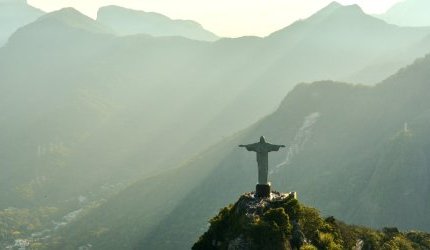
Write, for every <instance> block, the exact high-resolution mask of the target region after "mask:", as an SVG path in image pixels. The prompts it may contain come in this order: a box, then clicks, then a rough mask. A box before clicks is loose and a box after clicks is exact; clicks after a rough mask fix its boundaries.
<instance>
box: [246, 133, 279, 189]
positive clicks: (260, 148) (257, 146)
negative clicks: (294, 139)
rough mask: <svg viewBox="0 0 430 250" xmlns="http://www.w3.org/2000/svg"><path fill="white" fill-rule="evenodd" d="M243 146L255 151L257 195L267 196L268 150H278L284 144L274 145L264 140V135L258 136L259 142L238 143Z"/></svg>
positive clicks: (268, 185)
mask: <svg viewBox="0 0 430 250" xmlns="http://www.w3.org/2000/svg"><path fill="white" fill-rule="evenodd" d="M239 147H244V148H246V149H247V150H248V151H254V152H256V153H257V163H258V183H257V190H256V191H257V196H259V197H269V196H270V183H269V182H268V174H269V152H273V151H279V148H283V147H285V145H274V144H270V143H268V142H266V140H265V139H264V136H261V137H260V142H257V143H253V144H248V145H239Z"/></svg>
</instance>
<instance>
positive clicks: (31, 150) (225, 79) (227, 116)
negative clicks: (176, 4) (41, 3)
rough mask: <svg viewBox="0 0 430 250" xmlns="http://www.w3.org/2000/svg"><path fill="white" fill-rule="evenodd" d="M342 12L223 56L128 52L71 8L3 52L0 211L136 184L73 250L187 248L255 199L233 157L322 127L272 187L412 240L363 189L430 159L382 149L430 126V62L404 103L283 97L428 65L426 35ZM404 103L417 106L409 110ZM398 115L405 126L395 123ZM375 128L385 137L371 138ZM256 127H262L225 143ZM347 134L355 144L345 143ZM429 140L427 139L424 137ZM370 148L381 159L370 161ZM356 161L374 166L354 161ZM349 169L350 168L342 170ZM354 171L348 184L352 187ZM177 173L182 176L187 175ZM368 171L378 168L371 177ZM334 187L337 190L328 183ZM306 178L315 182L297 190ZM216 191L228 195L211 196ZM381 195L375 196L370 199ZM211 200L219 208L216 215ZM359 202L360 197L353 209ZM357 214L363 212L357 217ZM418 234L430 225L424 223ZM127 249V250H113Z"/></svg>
mask: <svg viewBox="0 0 430 250" xmlns="http://www.w3.org/2000/svg"><path fill="white" fill-rule="evenodd" d="M331 8H332V10H330V11H327V10H325V11H323V12H320V13H316V14H315V15H314V16H313V17H311V18H309V19H307V20H303V21H300V22H297V23H295V24H293V25H291V26H289V27H288V28H286V29H283V30H282V31H281V32H279V33H275V34H273V35H272V36H269V37H266V38H258V37H242V38H238V39H220V40H219V41H215V42H205V41H197V40H192V39H188V38H183V37H178V36H175V37H153V36H149V35H145V34H140V35H133V36H124V37H118V36H116V35H115V34H112V33H111V32H109V29H107V30H106V27H105V26H104V25H102V24H100V23H99V22H97V21H95V20H92V19H91V18H88V17H85V16H84V15H82V14H81V13H79V12H77V11H75V10H72V9H65V10H60V11H58V12H56V13H51V14H48V15H47V16H45V17H44V18H41V19H39V20H37V21H35V22H33V23H31V24H29V25H26V26H25V27H22V28H21V29H19V30H18V31H17V32H15V33H14V35H13V36H12V38H11V39H10V42H9V43H8V45H7V46H6V47H3V48H1V49H0V75H1V77H2V80H1V81H0V113H1V114H2V115H1V116H0V121H1V124H2V132H1V133H0V143H2V148H3V150H0V159H2V164H0V171H1V173H2V174H1V175H0V182H1V183H2V189H0V197H1V199H0V206H1V207H2V208H7V207H10V206H11V204H12V205H13V206H16V207H27V206H34V207H38V206H43V205H49V206H56V205H58V204H64V203H63V202H65V200H66V201H69V202H70V201H71V202H73V201H76V199H77V198H76V197H80V196H85V195H87V194H91V193H92V190H94V189H98V188H101V187H104V186H105V185H111V184H112V185H114V184H118V183H120V184H122V185H126V184H128V183H129V182H131V181H135V180H140V181H139V182H138V183H136V184H135V185H133V186H131V187H130V188H129V189H127V190H126V191H124V192H123V193H121V194H118V195H117V196H115V197H114V198H113V199H112V200H109V201H108V202H107V203H105V204H104V205H103V206H102V207H100V210H98V209H97V210H94V211H92V212H91V215H88V217H85V219H86V220H87V221H83V222H82V221H80V222H81V224H78V225H77V226H76V225H75V226H71V227H70V228H67V229H65V230H71V232H73V233H70V234H68V235H69V236H71V237H75V239H73V240H72V243H70V244H72V245H73V244H78V243H82V242H83V243H85V244H87V243H88V242H87V241H88V238H90V239H91V240H90V241H94V242H95V243H94V246H99V247H100V248H101V249H109V247H112V248H113V249H124V248H127V247H130V248H132V247H134V246H136V245H137V244H140V243H144V244H146V245H147V246H148V248H151V247H152V248H156V247H157V246H160V248H162V249H169V248H170V249H178V247H177V246H182V247H183V248H187V247H189V246H190V244H191V243H192V242H193V241H194V240H195V238H196V237H197V236H198V235H200V234H201V233H203V231H204V230H205V229H206V228H205V225H206V224H205V223H204V222H203V221H206V219H207V218H208V217H209V216H211V215H213V214H214V213H215V212H216V211H213V209H217V208H219V207H222V206H224V205H225V203H226V201H229V200H232V199H233V198H234V197H233V196H234V195H236V194H237V193H238V192H245V191H247V190H249V185H250V184H249V180H253V179H254V178H255V171H254V170H255V169H254V167H250V166H254V165H255V157H250V158H245V159H242V158H241V157H238V152H236V151H234V150H232V149H234V148H236V147H237V144H239V143H245V142H251V141H254V140H255V135H256V134H258V135H257V136H260V135H262V134H264V135H267V136H268V137H269V138H276V140H279V142H278V141H276V142H277V143H285V142H290V141H294V140H295V138H296V137H295V135H296V134H298V131H302V130H300V129H301V128H302V127H304V128H306V126H304V125H303V124H311V125H312V124H313V126H312V128H313V129H312V130H311V132H312V133H310V134H311V135H313V134H315V135H317V138H313V137H306V136H305V135H307V134H308V133H304V135H303V136H297V138H298V139H297V140H298V142H297V143H296V144H297V145H298V146H297V147H298V148H299V149H300V148H301V145H303V143H302V141H300V139H301V138H304V139H306V140H304V139H303V141H305V142H306V143H305V144H304V146H303V147H304V148H305V149H306V150H305V151H302V152H303V154H299V157H297V158H295V159H296V160H297V162H296V160H295V162H294V166H295V167H294V168H292V169H290V168H288V169H287V170H286V169H285V168H284V166H285V164H286V163H288V162H289V161H287V159H286V157H287V156H286V155H285V154H284V155H283V154H279V155H278V156H275V157H276V158H273V161H274V162H275V163H278V164H277V165H279V167H278V168H277V171H278V172H277V173H276V176H278V177H276V176H275V177H274V182H276V183H277V184H276V185H279V187H282V188H283V187H285V188H288V189H289V190H294V189H296V188H295V187H296V186H297V189H298V190H300V191H301V192H302V193H303V194H304V195H305V196H304V197H306V198H304V199H306V201H307V203H309V204H312V205H313V202H314V203H317V205H318V207H321V208H322V209H323V211H324V212H326V211H334V212H333V213H336V214H341V218H342V219H345V220H351V221H361V219H362V221H366V222H367V220H370V219H369V218H371V217H370V216H369V217H364V216H363V215H362V214H360V211H362V210H361V209H357V210H355V209H349V210H348V211H347V212H345V211H343V210H342V207H341V206H340V205H339V200H341V201H343V202H345V203H346V204H353V205H351V206H355V207H363V208H365V209H363V210H366V211H367V210H369V211H373V216H374V218H380V219H381V221H380V223H381V224H382V223H390V224H391V223H393V224H395V225H401V226H404V227H407V226H410V225H412V224H408V223H413V226H415V225H417V224H416V223H415V221H417V220H416V217H414V219H413V220H412V219H411V220H410V222H407V221H401V220H400V219H399V220H398V221H397V220H394V219H393V218H394V217H395V216H392V215H395V214H396V212H395V211H393V210H392V209H391V208H390V207H388V208H386V207H383V206H384V204H381V203H379V201H380V200H381V197H377V196H376V197H369V196H366V193H365V192H364V191H363V190H364V189H362V188H361V187H363V186H362V182H363V181H366V180H370V179H373V180H374V181H373V182H374V183H378V181H385V182H386V186H387V187H390V188H388V189H389V190H398V189H397V187H396V186H395V185H392V183H394V181H392V180H393V179H395V178H397V176H396V175H393V176H390V178H382V177H381V176H377V175H375V176H371V173H376V172H375V171H373V169H374V168H376V167H377V166H378V164H374V163H375V161H376V160H377V159H380V163H381V165H382V166H384V167H381V169H389V170H390V169H393V170H398V169H402V168H399V167H397V166H393V167H386V165H387V164H388V165H389V164H391V163H390V162H389V161H387V160H385V158H384V157H385V156H386V155H393V154H395V155H398V157H399V159H402V160H404V161H405V162H409V163H411V162H413V161H414V160H416V159H417V157H418V156H420V157H422V155H424V156H425V154H423V152H426V151H425V148H424V149H422V148H421V149H420V150H415V151H417V152H419V153H418V154H417V155H418V156H417V155H414V156H413V157H411V158H410V159H409V158H408V155H409V153H406V154H400V153H398V152H402V150H403V148H402V147H399V148H397V147H394V146H392V143H397V142H398V141H400V142H402V140H395V141H394V142H392V141H390V140H388V139H387V138H391V137H393V136H395V135H397V133H398V132H399V130H401V129H403V125H404V123H405V122H408V123H409V126H410V129H411V130H413V128H414V127H415V126H416V124H417V123H414V122H411V120H413V121H415V119H416V120H419V119H422V120H423V121H426V117H427V113H426V112H425V110H424V111H423V110H421V109H425V108H426V107H427V106H426V105H427V104H426V103H427V102H426V101H427V100H428V97H427V96H423V95H425V94H426V93H428V91H427V89H426V88H425V79H427V78H428V77H427V75H426V73H425V72H426V71H425V70H427V68H426V66H425V65H426V64H425V63H422V64H416V65H421V66H416V65H415V66H416V68H417V69H420V67H422V68H424V70H422V71H423V72H424V73H423V72H421V70H420V72H419V73H415V72H413V70H412V71H411V72H413V73H410V74H408V75H405V74H399V76H401V77H404V78H405V81H404V82H406V83H402V84H400V85H401V86H402V87H398V88H397V87H387V88H385V89H384V88H383V87H379V86H378V87H377V88H368V87H363V86H356V87H353V86H350V85H346V84H341V83H333V82H331V81H324V82H319V83H316V84H312V85H308V84H301V85H299V86H298V87H296V88H294V91H292V92H291V93H289V94H288V97H287V98H285V95H286V94H287V93H288V92H289V90H291V89H292V88H293V87H294V86H295V85H296V84H298V83H300V82H310V81H314V80H321V79H337V80H339V79H342V78H346V77H348V76H350V75H352V74H354V73H356V72H358V71H362V70H365V71H366V72H367V73H368V74H370V73H369V71H368V70H366V68H368V67H372V65H373V63H375V62H378V63H381V64H382V65H385V64H389V65H391V64H394V66H393V67H390V69H388V70H384V71H379V70H378V71H377V72H374V73H372V74H370V75H371V77H369V78H371V79H373V81H375V79H379V78H383V77H385V76H388V75H390V74H391V73H392V72H394V71H396V70H397V69H399V68H400V65H405V62H409V61H412V60H414V58H416V57H417V56H422V55H424V54H425V53H427V52H428V44H425V42H424V41H425V39H426V37H428V36H429V33H428V30H427V29H426V28H399V27H396V26H395V25H388V24H386V23H384V22H382V21H380V20H377V19H375V18H373V17H369V16H366V15H363V13H362V11H361V10H360V9H359V8H357V7H354V6H353V7H348V6H338V5H334V6H331ZM348 13H349V14H348ZM349 16H351V17H352V18H350V19H349ZM337 36H339V37H337ZM318 41H320V42H318ZM420 43H423V44H420ZM417 44H420V45H417ZM421 45H422V47H421ZM426 46H427V47H426ZM378 51H380V52H381V53H378ZM382 52H384V53H382ZM401 52H402V53H401ZM393 58H394V59H393ZM425 60H427V59H425ZM366 72H365V73H366ZM402 72H403V73H404V70H402ZM406 76H407V77H406ZM414 76H416V77H418V78H419V79H418V80H416V79H415V78H413V77H414ZM359 79H360V78H359V77H357V78H355V80H354V81H356V82H361V81H360V80H359ZM423 79H424V80H423ZM369 82H371V81H369ZM388 82H390V81H388ZM420 83H422V85H423V86H419V84H420ZM388 85H389V84H388ZM396 85H397V84H396ZM381 86H382V85H381ZM411 91H412V92H411ZM403 94H407V95H409V96H410V97H408V98H407V99H406V100H405V98H404V96H403ZM284 98H285V101H284V102H282V104H281V106H280V107H279V104H280V102H281V100H283V99H284ZM360 105H364V106H363V107H361V106H360ZM366 105H368V106H366ZM371 105H373V106H371ZM277 107H279V109H278V111H277V112H276V113H273V114H272V115H268V114H271V113H272V111H273V110H275V109H276V108H277ZM418 109H419V111H421V112H422V113H421V116H419V115H417V113H418V111H417V110H418ZM363 110H364V111H363ZM394 110H395V111H396V112H397V111H399V113H400V114H401V115H402V116H401V117H392V116H391V115H392V114H393V112H394ZM389 111H392V112H389ZM400 111H401V112H400ZM380 115H384V116H383V117H384V119H386V120H387V121H389V122H386V123H385V122H384V123H376V122H377V121H380V120H379V119H381V118H380ZM415 115H416V116H415ZM262 117H263V118H262ZM259 119H260V121H259V122H257V123H254V122H255V121H258V120H259ZM305 121H307V122H310V123H305ZM249 124H254V125H253V126H252V127H250V128H248V129H247V130H246V131H244V132H241V133H239V134H236V135H235V136H234V137H226V136H228V135H230V134H233V133H235V132H237V131H238V130H240V129H242V128H244V127H248V126H249ZM381 124H385V125H386V126H383V125H381ZM424 124H425V123H424ZM347 128H351V130H353V131H352V132H351V133H349V134H348V133H347V132H348V130H347ZM304 132H306V131H304ZM420 133H422V134H423V135H424V136H422V137H420V138H426V137H425V126H424V125H420ZM201 135H204V136H201ZM351 138H359V140H354V141H351ZM415 138H417V137H415ZM220 141H221V143H219V144H216V145H215V146H213V147H211V148H209V149H208V150H206V151H205V152H204V154H198V153H199V152H201V151H202V150H204V149H206V148H207V147H208V146H210V145H212V144H214V143H216V142H220ZM347 142H349V143H347ZM406 142H407V141H406ZM423 143H424V142H419V143H417V141H416V140H413V143H411V144H405V145H413V147H417V148H418V147H419V145H423ZM308 145H309V146H311V147H309V146H308ZM348 145H351V146H348ZM369 145H375V146H378V148H373V149H372V150H373V151H372V150H371V149H370V148H369ZM383 147H386V148H383ZM368 148H369V150H370V151H371V152H368V151H366V150H367V149H368ZM381 148H382V149H381ZM363 149H364V151H362V150H363ZM295 152H296V151H293V153H295ZM322 152H327V155H323V154H322ZM357 152H363V153H362V154H361V155H359V156H357V157H355V154H354V153H357ZM372 152H375V154H371V153H372ZM291 154H292V153H291ZM314 155H315V156H314ZM351 155H354V157H352V156H351ZM192 156H195V157H194V158H193V157H192ZM350 156H351V157H350ZM314 157H315V158H314ZM339 157H343V158H342V159H341V160H339V161H336V159H338V158H339ZM190 158H191V159H190ZM271 159H272V158H271ZM288 159H290V158H288ZM312 159H316V160H315V161H312ZM363 161H364V163H366V164H364V163H363ZM368 162H370V163H368ZM416 162H418V163H417V164H416V165H417V166H418V167H416V168H415V169H425V167H423V166H425V165H422V164H423V163H424V162H426V158H425V157H424V158H418V160H416ZM282 164H284V165H282ZM289 164H292V163H289ZM347 164H351V165H348V166H347V167H348V170H350V171H347V172H342V171H341V170H342V169H343V168H344V167H345V166H346V165H347ZM181 165H182V166H185V167H184V168H179V169H176V168H177V167H178V166H181ZM232 166H234V167H232ZM288 166H292V165H288ZM317 166H323V167H322V168H321V169H318V168H317ZM363 166H371V167H370V168H369V169H366V171H361V170H362V168H363ZM345 168H346V167H345ZM251 170H252V172H251ZM290 170H291V173H290ZM284 171H287V174H285V172H284ZM301 171H303V172H301ZM354 171H356V172H354ZM161 173H163V174H161ZM226 173H228V174H226ZM315 173H317V174H315ZM331 173H339V174H340V175H341V177H342V178H339V179H336V180H335V181H333V180H332V179H330V176H331ZM350 173H354V174H355V175H354V177H351V176H350V175H349V174H350ZM363 173H364V174H363ZM401 174H402V175H405V174H407V173H404V172H402V173H401ZM282 176H286V178H283V177H282ZM303 176H307V178H309V179H310V181H309V182H305V183H301V182H298V181H297V180H301V178H303ZM422 176H424V177H425V176H426V175H424V174H423V175H422ZM281 177H282V178H281ZM412 177H416V176H412ZM277 178H278V179H277ZM339 180H340V181H339ZM343 180H345V182H341V181H343ZM420 180H422V179H420ZM318 181H324V183H322V184H321V183H320V185H319V186H318V189H317V190H315V189H313V188H315V187H313V186H307V185H305V184H307V183H310V182H311V183H319V182H318ZM347 181H348V182H347ZM328 182H329V183H339V185H343V186H342V187H345V188H346V189H347V191H348V192H346V191H345V192H340V191H339V190H344V189H330V188H329V187H326V186H325V183H328ZM220 185H221V186H223V187H224V188H225V189H223V190H219V189H217V188H215V187H217V186H220ZM251 185H253V184H251ZM287 185H291V186H287ZM374 187H375V186H374V185H370V184H369V185H368V186H367V189H366V190H372V189H374ZM423 187H424V188H423V189H418V188H417V191H416V192H415V195H416V196H414V197H413V198H414V199H416V200H419V198H420V197H421V196H419V194H421V193H422V190H425V188H426V186H425V185H423ZM162 189H166V190H171V191H170V192H165V193H163V197H161V200H160V197H159V196H157V195H153V194H154V192H155V191H156V190H162ZM226 190H227V191H226ZM211 192H215V194H213V193H211ZM209 193H210V194H211V195H212V194H213V195H212V196H211V201H207V200H206V198H207V197H208V194H209ZM351 193H357V194H358V195H359V197H354V198H355V199H352V201H351V200H350V199H351V197H353V195H351ZM396 193H399V192H396ZM401 193H402V194H404V195H411V194H414V192H410V191H408V192H401ZM313 195H314V196H313ZM232 197H233V198H232ZM388 197H391V196H390V195H387V198H388ZM417 197H418V198H417ZM408 198H410V199H412V198H411V197H408ZM356 200H362V201H366V202H363V204H358V205H357V204H356V203H353V202H354V201H356ZM166 201H167V202H166ZM396 201H397V200H396ZM349 202H351V203H349ZM365 203H366V204H371V205H372V204H377V206H372V207H370V208H369V207H365V205H364V204H365ZM190 204H192V205H191V207H192V208H193V210H190ZM421 205H422V206H421V207H420V206H418V208H419V209H421V208H422V210H420V211H417V212H416V213H415V214H417V215H420V214H422V213H425V212H426V211H427V210H425V207H427V205H426V204H424V203H423V204H421ZM401 206H403V205H402V204H397V203H396V204H395V206H394V207H401ZM381 207H383V209H382V208H381ZM403 207H404V208H405V209H407V206H406V205H404V206H403ZM381 212H387V214H388V217H385V216H380V213H381ZM106 214H109V216H107V217H108V219H106V217H105V215H106ZM176 214H178V215H180V216H176ZM125 215H126V217H124V216H125ZM363 217H364V218H363ZM103 218H105V219H103ZM396 218H401V219H402V218H404V217H396ZM393 220H394V221H393ZM100 223H101V224H100ZM369 223H373V222H372V221H370V222H369ZM419 223H422V224H419V225H418V226H420V227H425V226H426V225H427V224H426V223H427V222H426V221H424V220H420V222H419ZM418 226H417V227H418ZM106 228H108V229H109V230H107V231H106V230H105V229H106ZM166 228H167V229H166ZM175 228H176V229H178V228H179V229H178V230H175ZM87 229H88V230H87ZM129 229H131V230H129ZM74 230H77V231H74ZM74 232H80V233H82V234H83V235H81V234H80V233H79V235H78V234H75V233H74ZM160 232H162V233H160ZM118 236H120V238H122V239H127V242H118V241H117V240H116V239H118V238H116V237H118ZM166 239H169V241H167V240H166ZM170 239H171V240H170ZM85 244H84V245H85ZM76 247H79V245H77V246H76ZM163 247H165V248H163Z"/></svg>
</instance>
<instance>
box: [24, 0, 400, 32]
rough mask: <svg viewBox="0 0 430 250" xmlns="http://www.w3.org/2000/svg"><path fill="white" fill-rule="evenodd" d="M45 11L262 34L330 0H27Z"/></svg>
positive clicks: (385, 3)
mask: <svg viewBox="0 0 430 250" xmlns="http://www.w3.org/2000/svg"><path fill="white" fill-rule="evenodd" d="M400 1H401V0H339V1H338V2H339V3H342V4H354V3H355V4H359V5H360V6H361V7H362V8H363V9H364V11H366V12H367V13H382V12H384V11H386V10H387V9H388V8H389V7H391V6H392V5H393V4H395V3H397V2H400ZM28 2H29V3H30V4H31V5H33V6H35V7H38V8H40V9H43V10H45V11H52V10H56V9H60V8H63V7H74V8H76V9H78V10H79V11H81V12H83V13H85V14H87V15H89V16H91V17H93V18H95V17H96V13H97V9H98V8H99V7H100V6H104V5H111V4H114V5H120V6H124V7H128V8H132V9H140V10H144V11H154V12H159V13H162V14H164V15H167V16H169V17H171V18H174V19H191V20H195V21H197V22H199V23H201V24H202V25H203V26H204V27H205V28H207V29H209V30H210V31H212V32H214V33H216V34H218V35H220V36H231V37H237V36H243V35H258V36H265V35H268V34H269V33H271V32H273V31H275V30H278V29H281V28H283V27H285V26H287V25H289V24H290V23H292V22H293V21H295V20H297V19H301V18H306V17H308V16H309V15H311V14H312V13H314V12H315V11H317V10H319V9H320V8H322V7H324V6H326V5H327V4H329V3H330V2H332V0H28Z"/></svg>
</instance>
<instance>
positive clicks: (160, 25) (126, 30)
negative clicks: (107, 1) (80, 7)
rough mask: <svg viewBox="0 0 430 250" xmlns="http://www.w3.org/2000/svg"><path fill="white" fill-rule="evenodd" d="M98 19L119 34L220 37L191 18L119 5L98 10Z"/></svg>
mask: <svg viewBox="0 0 430 250" xmlns="http://www.w3.org/2000/svg"><path fill="white" fill-rule="evenodd" d="M97 21H99V22H100V23H103V24H104V25H106V26H108V27H111V28H112V29H113V30H115V32H116V33H117V34H119V35H122V36H124V35H135V34H148V35H152V36H156V37H159V36H182V37H186V38H189V39H195V40H201V41H215V40H217V39H218V37H217V36H216V35H215V34H213V33H212V32H210V31H207V30H205V29H204V28H203V27H202V26H201V25H200V24H198V23H197V22H194V21H191V20H172V19H170V18H168V17H167V16H164V15H161V14H158V13H154V12H144V11H139V10H131V9H126V8H123V7H119V6H114V5H112V6H105V7H102V8H100V9H99V11H98V12H97Z"/></svg>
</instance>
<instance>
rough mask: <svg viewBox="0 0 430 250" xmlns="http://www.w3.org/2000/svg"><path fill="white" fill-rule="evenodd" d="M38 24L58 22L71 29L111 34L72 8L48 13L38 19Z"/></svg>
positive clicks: (105, 28)
mask: <svg viewBox="0 0 430 250" xmlns="http://www.w3.org/2000/svg"><path fill="white" fill-rule="evenodd" d="M38 22H39V23H41V22H60V23H63V24H66V25H68V26H70V27H73V28H78V29H82V30H87V31H91V32H94V33H112V32H111V30H110V29H109V28H107V27H105V26H103V25H102V24H100V23H98V22H97V21H96V20H94V19H92V18H90V17H88V16H86V15H84V14H82V13H81V12H79V11H78V10H76V9H74V8H72V7H67V8H63V9H60V10H57V11H53V12H50V13H48V14H46V15H44V16H42V17H40V18H39V19H38V20H37V21H36V23H38Z"/></svg>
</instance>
